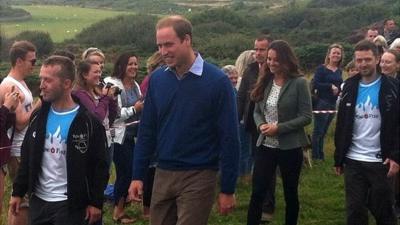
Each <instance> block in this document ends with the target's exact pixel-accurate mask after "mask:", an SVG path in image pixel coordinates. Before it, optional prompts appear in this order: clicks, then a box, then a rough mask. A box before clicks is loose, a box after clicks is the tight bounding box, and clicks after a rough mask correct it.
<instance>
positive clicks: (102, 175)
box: [12, 103, 108, 209]
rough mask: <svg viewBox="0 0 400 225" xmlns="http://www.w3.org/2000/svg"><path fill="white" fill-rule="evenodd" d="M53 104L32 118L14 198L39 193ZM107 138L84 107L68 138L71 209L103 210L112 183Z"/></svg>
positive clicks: (15, 184)
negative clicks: (93, 208) (110, 180)
mask: <svg viewBox="0 0 400 225" xmlns="http://www.w3.org/2000/svg"><path fill="white" fill-rule="evenodd" d="M49 109H50V104H49V103H43V106H42V108H41V109H40V110H38V111H36V112H35V113H34V114H33V115H32V117H31V121H30V124H29V127H28V130H27V132H26V134H25V138H24V141H23V143H22V147H21V165H20V168H19V170H18V175H17V177H16V179H15V181H14V184H13V193H12V196H19V197H22V196H24V195H25V193H29V194H32V193H33V192H34V191H35V185H36V182H38V176H39V174H40V173H41V170H42V167H41V164H42V156H43V151H44V143H45V136H46V134H45V132H46V123H47V116H48V113H49ZM106 148H107V145H106V137H105V130H104V127H103V125H102V124H101V123H100V122H99V121H98V120H97V119H95V118H94V117H93V116H92V115H91V114H90V112H89V111H87V110H86V108H85V107H83V106H82V105H80V107H79V110H78V113H77V115H76V116H75V118H74V120H73V121H72V123H71V126H70V129H69V132H68V138H67V182H68V184H67V195H68V204H69V206H70V207H74V208H75V207H77V208H84V207H87V206H88V205H92V206H94V207H96V208H99V209H102V207H103V196H104V194H103V191H104V189H105V186H106V184H107V181H108V166H107V154H106Z"/></svg>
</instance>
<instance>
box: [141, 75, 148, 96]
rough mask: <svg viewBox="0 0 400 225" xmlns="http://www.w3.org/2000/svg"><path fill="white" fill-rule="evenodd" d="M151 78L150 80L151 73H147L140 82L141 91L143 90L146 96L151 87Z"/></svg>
mask: <svg viewBox="0 0 400 225" xmlns="http://www.w3.org/2000/svg"><path fill="white" fill-rule="evenodd" d="M149 80H150V74H149V75H147V76H146V77H145V78H144V79H143V81H142V83H140V91H141V92H142V95H143V96H146V93H147V88H148V87H149Z"/></svg>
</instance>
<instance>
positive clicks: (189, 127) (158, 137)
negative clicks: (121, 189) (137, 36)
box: [129, 15, 239, 225]
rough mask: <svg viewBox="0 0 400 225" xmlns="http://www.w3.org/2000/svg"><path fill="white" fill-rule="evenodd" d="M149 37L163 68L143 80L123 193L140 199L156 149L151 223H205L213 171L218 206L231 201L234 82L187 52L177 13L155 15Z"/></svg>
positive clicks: (188, 29)
mask: <svg viewBox="0 0 400 225" xmlns="http://www.w3.org/2000/svg"><path fill="white" fill-rule="evenodd" d="M156 40H157V45H158V48H159V52H160V53H161V55H162V56H163V58H164V60H165V63H166V65H167V66H165V67H162V68H160V69H158V70H156V71H155V72H154V73H153V75H152V77H151V79H150V84H149V89H148V92H147V96H146V101H145V107H144V111H143V115H142V118H141V121H140V128H139V136H138V143H137V145H136V148H135V157H134V164H133V166H134V170H133V171H134V175H133V181H132V183H131V186H130V190H129V194H130V196H131V198H132V199H134V200H136V201H140V200H141V194H142V187H143V178H144V175H145V171H146V169H147V168H148V166H149V160H150V158H151V157H152V156H153V155H154V154H157V161H158V165H157V169H156V175H155V178H154V186H155V187H157V188H154V189H153V196H152V199H151V201H152V202H151V210H150V224H151V225H161V224H162V225H168V224H171V225H172V224H190V225H206V224H207V221H208V217H209V214H210V212H211V208H212V205H213V202H214V196H215V187H216V183H217V171H218V169H221V192H220V194H219V196H218V208H219V212H220V213H221V214H227V213H229V212H231V211H232V210H233V208H234V206H235V197H234V192H235V185H236V178H237V169H238V161H239V136H238V129H237V128H238V122H237V120H238V119H237V112H236V104H235V98H234V93H233V88H232V85H231V84H230V82H229V79H228V78H227V77H226V76H225V75H224V74H223V72H222V71H221V70H220V69H219V68H217V67H216V66H214V65H211V64H209V63H207V62H205V61H204V60H203V59H202V58H201V56H200V54H199V53H197V52H195V51H194V50H193V48H192V25H191V23H190V22H189V21H188V20H187V19H185V18H184V17H182V16H177V15H175V16H168V17H164V18H162V19H161V20H159V21H158V23H157V25H156ZM219 162H220V164H219Z"/></svg>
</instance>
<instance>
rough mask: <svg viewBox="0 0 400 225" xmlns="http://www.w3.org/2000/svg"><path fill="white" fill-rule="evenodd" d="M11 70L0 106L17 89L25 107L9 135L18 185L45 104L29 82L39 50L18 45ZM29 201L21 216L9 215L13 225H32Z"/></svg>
mask: <svg viewBox="0 0 400 225" xmlns="http://www.w3.org/2000/svg"><path fill="white" fill-rule="evenodd" d="M9 56H10V61H11V69H10V72H9V73H8V75H7V76H6V77H5V78H4V79H3V81H2V82H1V84H0V104H3V96H5V93H8V92H11V89H12V88H15V90H16V91H18V93H19V95H18V96H19V98H20V99H21V104H18V107H17V108H16V109H15V119H16V120H15V126H13V128H12V129H11V130H10V131H11V132H10V131H9V132H8V135H9V136H8V137H9V138H10V139H11V134H12V133H13V134H14V135H13V138H12V147H11V149H10V152H11V157H10V159H9V161H8V163H7V169H8V174H9V176H10V180H11V181H14V179H15V177H16V174H17V171H18V168H19V164H20V161H21V144H22V141H23V139H24V136H25V132H26V129H27V128H28V123H29V118H30V117H31V114H32V112H33V111H34V110H35V109H36V108H37V107H39V106H40V103H41V101H37V102H36V104H34V103H33V96H32V93H31V91H30V90H29V88H28V86H27V85H26V83H25V79H26V78H27V77H28V76H30V75H31V74H32V72H33V69H34V67H35V63H36V47H35V46H34V45H33V44H32V43H31V42H28V41H16V42H14V44H13V45H12V46H11V48H10V51H9ZM28 207H29V202H28V198H24V201H23V203H22V204H21V209H20V213H19V214H18V216H15V215H13V214H11V213H10V212H9V213H8V224H9V225H26V224H27V223H28Z"/></svg>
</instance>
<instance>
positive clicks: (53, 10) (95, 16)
mask: <svg viewBox="0 0 400 225" xmlns="http://www.w3.org/2000/svg"><path fill="white" fill-rule="evenodd" d="M15 7H20V8H22V9H25V10H26V11H28V12H30V13H31V14H32V19H31V20H27V21H17V22H4V23H2V24H1V29H2V32H4V34H5V36H6V37H12V36H15V35H16V34H18V33H20V32H22V31H26V30H38V31H45V32H48V33H49V34H50V36H51V38H52V39H53V41H54V42H62V41H64V40H65V39H70V38H73V37H74V36H75V35H76V34H78V33H79V32H81V31H82V29H83V28H85V27H88V26H90V25H91V24H93V23H96V22H98V21H100V20H103V19H105V18H109V17H114V16H117V15H121V14H128V12H121V11H111V10H102V9H89V8H80V7H72V6H51V5H32V6H15ZM96 35H101V34H96Z"/></svg>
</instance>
